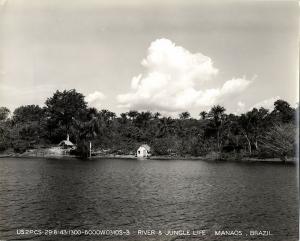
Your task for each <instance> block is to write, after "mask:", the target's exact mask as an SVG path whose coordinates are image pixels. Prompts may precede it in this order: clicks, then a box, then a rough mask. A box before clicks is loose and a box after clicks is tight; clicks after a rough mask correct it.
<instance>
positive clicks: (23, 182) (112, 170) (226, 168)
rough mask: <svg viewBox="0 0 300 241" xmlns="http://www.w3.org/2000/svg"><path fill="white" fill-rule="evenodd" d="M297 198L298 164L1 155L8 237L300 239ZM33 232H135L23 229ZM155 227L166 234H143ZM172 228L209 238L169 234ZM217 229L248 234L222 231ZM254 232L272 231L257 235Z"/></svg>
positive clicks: (3, 227) (0, 196)
mask: <svg viewBox="0 0 300 241" xmlns="http://www.w3.org/2000/svg"><path fill="white" fill-rule="evenodd" d="M297 195H298V186H297V167H296V166H293V165H281V164H263V163H226V162H203V161H187V160H174V161H173V160H171V161H170V160H169V161H159V160H144V161H141V160H126V159H122V160H120V159H94V160H89V161H81V160H76V159H72V160H70V159H69V160H68V159H65V160H58V159H39V158H35V159H29V158H26V159H22V158H18V159H14V158H1V159H0V240H11V239H13V240H15V239H34V240H102V239H110V240H123V239H125V240H144V239H145V240H253V239H258V240H284V241H286V240H298V197H297ZM25 229H26V230H39V231H40V232H45V230H58V231H60V230H63V231H64V232H69V231H68V230H70V229H72V230H82V231H83V230H102V229H107V230H124V232H125V231H126V230H127V231H129V232H130V235H129V236H126V233H125V234H123V235H122V236H121V235H117V236H116V235H114V236H111V235H106V236H97V235H91V236H85V235H81V236H77V235H78V233H72V234H71V235H70V233H68V234H66V233H61V234H57V235H55V234H53V235H50V236H49V235H44V234H45V233H43V235H35V234H28V235H27V234H26V235H25V234H18V233H17V232H19V233H20V232H22V231H20V230H25ZM148 229H153V230H155V232H157V230H161V231H162V232H163V234H162V235H160V236H157V235H154V236H138V234H137V232H138V230H148ZM167 230H177V231H178V230H183V231H187V230H206V235H205V236H201V237H200V236H193V237H192V236H184V235H183V234H182V235H181V236H180V235H173V236H167V235H166V234H165V233H166V232H167ZM216 230H217V231H218V230H219V231H220V230H227V231H228V230H236V231H242V233H243V236H238V237H237V236H234V235H233V236H216V235H215V233H214V232H215V231H216ZM250 230H268V231H270V232H271V234H272V236H262V237H261V236H249V232H250ZM127 231H126V232H127ZM24 232H25V231H24ZM26 232H28V231H26ZM50 232H51V231H50ZM78 232H79V231H78ZM114 234H116V233H114Z"/></svg>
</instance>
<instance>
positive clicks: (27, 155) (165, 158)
mask: <svg viewBox="0 0 300 241" xmlns="http://www.w3.org/2000/svg"><path fill="white" fill-rule="evenodd" d="M1 158H53V159H64V158H67V159H80V158H79V157H77V156H73V155H68V154H63V155H55V154H42V153H28V152H25V153H22V154H18V153H9V154H4V153H3V154H0V159H1ZM87 159H90V160H91V159H129V160H145V161H147V160H160V161H171V160H173V161H174V160H178V161H179V160H182V161H184V160H194V161H206V162H238V163H276V164H296V163H297V162H298V159H297V157H292V158H288V159H287V161H286V162H283V161H282V160H281V159H280V158H263V159H260V158H253V157H243V158H241V159H218V158H212V157H206V156H151V157H149V158H137V157H136V156H135V155H117V154H106V155H97V156H92V157H90V158H87Z"/></svg>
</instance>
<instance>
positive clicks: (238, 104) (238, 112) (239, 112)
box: [235, 101, 246, 114]
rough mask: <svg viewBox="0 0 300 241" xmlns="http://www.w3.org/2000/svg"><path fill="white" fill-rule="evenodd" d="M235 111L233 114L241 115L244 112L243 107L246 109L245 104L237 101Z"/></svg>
mask: <svg viewBox="0 0 300 241" xmlns="http://www.w3.org/2000/svg"><path fill="white" fill-rule="evenodd" d="M237 106H238V107H237V110H236V113H235V114H241V113H243V112H244V111H245V107H246V104H245V103H244V102H242V101H239V102H238V103H237Z"/></svg>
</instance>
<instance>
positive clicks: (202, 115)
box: [199, 111, 208, 120]
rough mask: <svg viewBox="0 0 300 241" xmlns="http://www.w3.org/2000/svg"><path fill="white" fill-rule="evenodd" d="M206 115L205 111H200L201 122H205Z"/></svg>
mask: <svg viewBox="0 0 300 241" xmlns="http://www.w3.org/2000/svg"><path fill="white" fill-rule="evenodd" d="M207 114H208V113H207V112H206V111H201V112H200V114H199V115H200V116H201V119H202V120H205V119H206V117H207Z"/></svg>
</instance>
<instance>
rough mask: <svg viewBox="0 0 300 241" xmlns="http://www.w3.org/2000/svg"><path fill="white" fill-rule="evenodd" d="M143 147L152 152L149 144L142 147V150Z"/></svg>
mask: <svg viewBox="0 0 300 241" xmlns="http://www.w3.org/2000/svg"><path fill="white" fill-rule="evenodd" d="M141 147H143V148H145V149H146V150H147V151H150V149H151V148H150V146H148V145H147V144H144V145H141V146H140V148H141Z"/></svg>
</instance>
